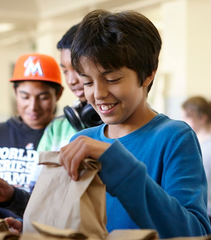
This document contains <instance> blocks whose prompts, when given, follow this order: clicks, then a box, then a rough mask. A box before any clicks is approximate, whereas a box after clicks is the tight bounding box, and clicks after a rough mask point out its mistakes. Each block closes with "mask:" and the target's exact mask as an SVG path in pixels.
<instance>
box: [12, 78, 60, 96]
mask: <svg viewBox="0 0 211 240" xmlns="http://www.w3.org/2000/svg"><path fill="white" fill-rule="evenodd" d="M28 81H30V80H28ZM37 81H39V80H37ZM22 82H26V81H16V82H13V86H14V89H15V91H17V87H18V86H19V85H20V83H22ZM32 82H34V81H32ZM40 82H42V83H45V84H46V85H48V86H50V87H52V88H54V89H55V91H56V95H57V94H58V93H59V92H60V90H61V88H62V86H61V85H60V84H58V83H54V82H48V81H40Z"/></svg>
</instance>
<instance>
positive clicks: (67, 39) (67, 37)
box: [57, 24, 79, 50]
mask: <svg viewBox="0 0 211 240" xmlns="http://www.w3.org/2000/svg"><path fill="white" fill-rule="evenodd" d="M78 26H79V24H76V25H74V26H72V27H71V28H70V29H69V30H68V31H67V32H66V33H65V34H64V36H63V37H62V38H61V40H59V42H58V43H57V49H59V50H61V49H70V48H71V45H72V42H73V39H74V36H75V34H76V32H77V30H78Z"/></svg>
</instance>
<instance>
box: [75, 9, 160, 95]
mask: <svg viewBox="0 0 211 240" xmlns="http://www.w3.org/2000/svg"><path fill="white" fill-rule="evenodd" d="M161 45H162V41H161V37H160V34H159V32H158V30H157V29H156V27H155V26H154V25H153V23H152V22H151V21H150V20H149V19H147V18H146V17H145V16H143V15H142V14H140V13H138V12H135V11H123V12H116V13H111V12H109V11H106V10H94V11H92V12H90V13H89V14H87V15H86V16H85V17H84V19H83V21H82V22H81V24H80V26H79V29H78V32H77V34H76V36H75V38H74V41H73V43H72V47H71V58H72V65H73V67H74V68H75V69H76V70H77V71H78V72H80V70H81V69H82V66H81V65H80V58H81V57H82V56H85V57H87V58H89V59H90V60H92V61H94V62H95V63H96V64H97V63H99V64H100V65H101V66H102V67H103V68H105V69H110V68H115V69H118V68H121V67H124V66H126V67H128V68H130V69H132V70H134V71H135V72H137V75H138V78H139V81H140V86H142V84H143V82H144V81H145V79H146V78H147V77H148V76H151V74H152V72H153V71H154V70H156V69H157V67H158V57H159V53H160V49H161ZM152 83H153V81H152ZM152 83H151V84H150V85H149V87H148V92H149V91H150V88H151V86H152Z"/></svg>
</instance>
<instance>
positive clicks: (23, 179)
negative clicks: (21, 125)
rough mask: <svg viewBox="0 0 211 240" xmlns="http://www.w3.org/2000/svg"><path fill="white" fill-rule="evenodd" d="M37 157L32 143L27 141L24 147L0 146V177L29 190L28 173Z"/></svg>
mask: <svg viewBox="0 0 211 240" xmlns="http://www.w3.org/2000/svg"><path fill="white" fill-rule="evenodd" d="M37 157H38V154H37V151H36V150H34V145H33V143H28V144H27V145H26V147H25V149H22V148H14V147H10V148H8V147H2V148H0V178H2V179H4V180H5V181H7V182H8V183H9V184H11V185H13V186H15V187H19V188H22V189H24V190H26V191H29V183H30V179H29V178H30V173H31V172H32V168H33V166H34V165H33V164H34V162H35V161H36V160H37Z"/></svg>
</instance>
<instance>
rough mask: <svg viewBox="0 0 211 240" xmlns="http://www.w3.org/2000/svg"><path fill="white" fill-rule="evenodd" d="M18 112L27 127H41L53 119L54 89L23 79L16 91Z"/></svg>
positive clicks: (57, 97) (55, 100) (56, 98)
mask: <svg viewBox="0 0 211 240" xmlns="http://www.w3.org/2000/svg"><path fill="white" fill-rule="evenodd" d="M15 96H16V101H17V110H18V114H19V115H20V117H21V118H22V120H23V122H25V123H26V124H27V125H28V126H29V127H31V128H33V129H41V128H44V127H46V126H47V124H48V123H49V122H50V121H51V120H52V119H53V117H54V111H55V107H56V102H57V100H58V99H59V97H60V95H58V96H56V90H55V89H54V88H52V87H50V86H48V85H47V84H45V83H43V82H39V81H24V82H21V83H20V85H19V86H18V87H17V89H16V92H15Z"/></svg>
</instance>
